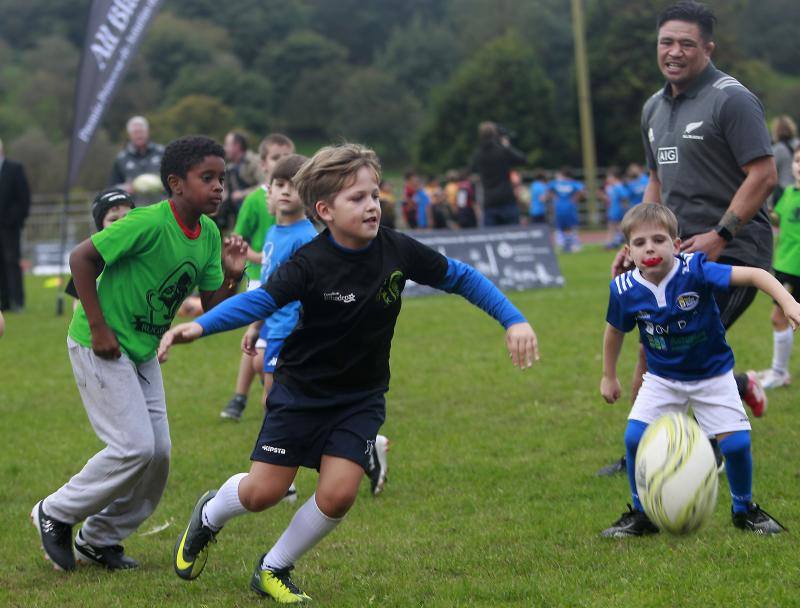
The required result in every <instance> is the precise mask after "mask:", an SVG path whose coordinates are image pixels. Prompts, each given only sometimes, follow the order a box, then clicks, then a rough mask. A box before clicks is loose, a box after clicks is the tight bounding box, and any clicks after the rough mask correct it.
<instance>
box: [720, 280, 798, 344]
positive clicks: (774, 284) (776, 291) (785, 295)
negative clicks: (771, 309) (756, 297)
mask: <svg viewBox="0 0 800 608" xmlns="http://www.w3.org/2000/svg"><path fill="white" fill-rule="evenodd" d="M731 285H736V286H739V285H743V286H751V287H757V288H758V289H760V290H761V291H763V292H764V293H766V294H767V295H768V296H770V297H771V298H772V299H773V300H775V301H776V302H777V303H778V306H780V307H781V308H782V309H783V314H784V315H786V318H787V319H788V320H789V323H790V324H791V326H792V329H797V327H798V325H800V304H798V303H797V301H796V300H795V299H794V296H792V294H790V293H789V292H788V291H786V289H785V288H784V287H783V285H781V284H780V282H779V281H778V279H776V278H775V277H773V276H772V275H771V274H770V273H768V272H767V271H766V270H764V269H762V268H751V267H749V266H734V267H733V268H731Z"/></svg>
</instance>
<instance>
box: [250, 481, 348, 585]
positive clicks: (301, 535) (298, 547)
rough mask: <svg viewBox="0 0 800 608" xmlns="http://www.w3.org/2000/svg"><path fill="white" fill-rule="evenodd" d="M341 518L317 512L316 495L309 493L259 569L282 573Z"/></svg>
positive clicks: (337, 523) (323, 536)
mask: <svg viewBox="0 0 800 608" xmlns="http://www.w3.org/2000/svg"><path fill="white" fill-rule="evenodd" d="M343 519H344V517H341V518H339V519H334V518H333V517H328V516H327V515H325V514H324V513H323V512H322V511H320V510H319V507H318V506H317V498H316V494H312V496H311V498H309V499H308V500H307V501H306V502H305V503H303V506H302V507H300V508H299V509H298V510H297V513H295V514H294V517H293V518H292V521H291V522H289V526H288V527H287V528H286V530H284V531H283V534H281V537H280V538H279V539H278V542H276V543H275V545H274V546H273V547H272V549H270V550H269V553H267V554H266V555H265V556H264V559H263V560H262V562H261V567H262V568H264V569H270V570H283V569H284V568H288V567H289V566H292V565H294V563H295V562H296V561H297V560H298V559H300V558H301V557H302V556H303V554H304V553H305V552H306V551H308V550H309V549H311V548H312V547H313V546H314V545H316V544H317V543H318V542H319V541H321V540H322V539H323V538H325V536H326V535H327V534H328V533H329V532H330V531H331V530H333V529H334V528H335V527H336V526H338V525H339V522H340V521H342V520H343Z"/></svg>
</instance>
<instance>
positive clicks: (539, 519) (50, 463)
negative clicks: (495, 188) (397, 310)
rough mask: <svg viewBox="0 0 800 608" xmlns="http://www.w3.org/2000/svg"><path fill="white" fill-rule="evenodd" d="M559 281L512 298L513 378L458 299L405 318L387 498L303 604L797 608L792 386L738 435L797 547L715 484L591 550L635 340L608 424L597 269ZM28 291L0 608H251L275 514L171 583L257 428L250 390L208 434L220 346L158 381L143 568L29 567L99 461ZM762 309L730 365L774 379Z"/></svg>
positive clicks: (350, 531)
mask: <svg viewBox="0 0 800 608" xmlns="http://www.w3.org/2000/svg"><path fill="white" fill-rule="evenodd" d="M561 263H562V268H563V272H564V275H565V277H566V287H565V288H563V289H550V290H541V291H531V292H524V293H515V294H512V299H513V300H514V302H515V303H516V304H517V305H518V306H519V307H520V308H521V309H522V310H523V312H524V313H525V314H526V315H527V316H528V318H529V319H530V321H531V322H532V324H533V325H534V328H535V329H536V330H537V333H538V336H539V342H540V346H541V352H542V361H541V362H540V364H539V365H537V366H536V367H535V368H534V369H532V370H529V371H527V372H525V373H520V372H519V371H517V370H514V369H513V368H512V366H511V364H510V363H509V361H508V359H507V355H506V354H505V353H504V348H503V339H502V338H503V332H502V330H501V328H500V327H499V326H498V325H497V324H496V323H495V322H494V321H492V320H491V319H489V318H488V317H486V316H485V315H484V314H483V313H481V312H480V311H478V310H477V309H474V308H472V307H471V306H469V305H468V304H467V303H466V302H464V301H462V300H460V299H459V298H458V297H455V296H437V297H432V298H423V299H416V300H407V301H406V302H405V303H404V311H403V314H402V315H401V316H400V321H399V324H398V327H397V332H396V335H395V340H394V348H393V351H392V371H393V378H392V389H391V392H390V393H389V394H388V416H387V422H386V425H385V427H384V433H385V434H386V435H388V436H389V437H390V438H391V439H392V442H393V445H392V450H391V452H390V472H389V473H390V474H389V479H390V481H389V483H388V484H387V488H386V491H385V492H384V494H383V495H381V496H380V497H378V498H375V499H373V498H372V497H371V496H370V494H369V491H368V490H369V484H368V482H367V481H366V480H365V481H364V484H363V485H362V489H361V496H360V497H359V501H358V502H357V503H356V505H355V506H354V508H353V509H352V511H351V512H350V514H349V515H348V517H347V519H346V521H345V522H344V523H343V524H342V525H341V526H340V527H339V528H338V529H337V530H336V531H335V532H334V533H333V534H332V535H331V536H330V537H328V538H327V539H325V540H324V541H323V542H322V543H321V544H320V545H319V546H318V547H317V548H316V549H314V550H313V551H311V552H310V553H309V554H308V555H307V556H305V558H304V559H303V560H301V562H300V563H299V564H298V569H297V571H296V581H297V582H298V583H299V584H300V586H301V587H302V588H303V589H304V590H305V591H307V592H308V593H309V594H310V595H311V596H312V597H313V598H314V599H315V603H316V604H317V605H319V606H331V607H344V606H614V607H616V606H628V607H638V606H747V605H749V606H759V607H761V606H795V605H800V591H798V589H799V588H800V563H799V562H798V559H797V556H798V554H800V543H798V533H797V532H796V531H797V530H800V527H799V526H800V501H799V500H798V499H799V498H800V486H799V484H798V480H799V479H800V464H799V463H798V458H797V445H798V444H800V425H798V422H800V413H798V411H797V407H798V406H797V404H796V401H797V399H796V389H793V388H788V389H780V390H777V391H776V392H774V393H771V394H770V397H771V402H770V409H769V412H768V413H767V415H766V416H765V417H764V418H763V419H760V420H755V421H754V423H753V426H754V431H753V445H754V457H755V465H756V468H755V497H756V500H758V501H759V502H761V503H762V504H763V505H764V507H765V508H766V509H767V510H768V511H770V512H771V513H773V514H774V515H775V516H776V517H777V518H778V519H780V520H782V521H783V523H784V524H786V525H787V526H788V527H789V528H790V529H791V530H792V532H791V533H789V534H784V535H780V536H777V537H773V538H759V537H755V536H752V535H748V534H746V533H743V532H741V531H739V530H737V529H734V528H733V527H732V525H731V524H730V516H729V507H730V499H729V497H728V495H727V489H726V488H727V484H726V483H725V479H724V476H723V477H722V478H721V479H720V481H721V482H722V483H723V486H722V491H721V493H720V496H721V500H720V501H719V504H718V506H717V510H716V513H715V515H714V518H713V520H712V521H711V523H710V524H709V525H708V526H707V527H706V528H705V529H703V530H702V531H701V532H700V533H698V534H696V535H694V536H688V537H684V538H676V537H670V536H667V535H665V534H660V535H657V536H655V537H650V538H645V539H631V540H626V541H620V540H607V539H601V538H599V536H598V533H599V531H600V530H602V529H603V528H604V527H606V526H607V525H608V524H610V523H611V522H612V521H613V520H615V519H616V518H617V517H618V516H619V514H620V513H621V512H622V511H623V510H624V507H625V502H626V501H627V500H629V498H628V492H627V482H626V480H625V478H624V477H622V476H619V477H616V478H611V479H608V478H597V477H595V476H594V472H595V470H596V469H597V468H598V467H600V466H601V465H603V464H606V463H607V462H609V461H610V460H612V459H614V458H618V457H619V456H620V455H621V453H622V449H623V448H622V432H623V429H624V425H625V418H626V416H627V412H628V407H629V404H628V395H627V384H628V379H629V378H630V374H631V371H632V364H633V360H634V356H635V345H636V339H635V338H634V337H633V336H629V337H628V339H627V342H626V345H625V350H624V352H623V356H622V362H623V365H622V367H621V370H620V377H621V379H622V381H623V387H624V388H626V390H625V393H624V396H623V400H622V401H621V402H620V403H618V404H617V405H614V406H609V405H606V404H605V403H604V402H603V400H602V399H601V397H600V395H599V392H598V385H599V380H600V369H601V367H600V365H601V362H600V353H601V338H602V330H603V324H604V314H605V307H606V302H607V297H608V287H607V285H608V283H607V273H608V270H607V269H608V264H609V254H607V253H604V252H601V251H600V250H599V249H587V250H586V251H584V252H583V253H580V254H576V255H573V256H570V257H563V258H562V259H561ZM27 287H28V294H29V307H28V310H27V312H26V313H25V314H24V315H17V316H11V317H9V318H7V328H6V336H5V337H3V338H2V339H1V340H0V370H2V371H0V374H1V375H0V414H2V421H3V433H2V440H3V449H2V456H0V516H2V519H1V520H0V521H2V523H3V525H2V527H0V547H2V555H0V606H9V607H11V606H42V607H44V606H59V607H60V606H76V607H77V606H80V607H81V608H92V607H98V608H111V607H115V606H120V607H125V608H129V607H132V606H198V607H199V606H209V607H210V606H220V607H234V606H255V605H257V604H258V603H259V602H261V601H262V600H260V599H258V598H257V597H256V596H255V595H254V594H252V592H250V591H249V589H248V581H249V576H250V573H251V571H252V568H253V565H254V563H255V560H256V558H257V557H258V556H259V555H260V554H261V553H262V552H263V551H265V550H267V549H268V548H269V546H270V545H271V544H272V543H273V542H274V540H275V539H276V538H277V536H278V535H279V534H280V532H281V531H282V530H283V528H284V527H285V526H286V524H287V523H288V521H289V519H290V518H291V516H292V513H293V508H292V507H291V506H289V505H284V504H281V505H278V506H277V507H275V508H274V509H272V510H270V511H267V512H265V513H261V514H257V515H249V516H245V517H241V518H238V519H236V520H233V521H231V522H230V523H229V524H228V526H227V527H226V528H225V530H224V531H223V532H222V533H221V534H220V536H219V542H218V544H216V545H214V546H212V549H211V555H210V558H209V562H208V566H207V567H206V570H205V572H204V573H203V575H202V577H201V578H199V579H198V580H196V581H194V582H192V583H187V582H185V581H182V580H180V579H178V578H177V577H176V576H175V575H174V574H173V571H172V566H171V551H172V545H173V542H174V539H175V537H176V535H177V534H178V532H179V529H180V528H181V527H182V526H183V525H184V522H185V519H186V518H187V517H188V515H189V513H190V511H191V508H192V506H193V504H194V502H195V500H196V499H197V497H198V496H199V494H200V493H201V492H202V491H203V490H205V489H207V488H210V487H217V486H218V485H219V484H220V483H222V481H224V480H225V479H226V478H227V477H228V476H229V475H231V474H232V473H235V472H238V471H244V470H246V469H247V467H248V464H249V463H248V456H249V454H250V450H251V449H252V442H253V441H254V439H255V436H256V433H257V431H258V429H259V425H260V422H261V413H260V407H259V405H258V400H257V390H258V389H256V388H255V387H254V389H253V392H252V393H251V398H250V405H249V407H248V409H247V410H246V412H245V416H244V419H243V420H242V422H241V423H240V424H233V423H224V422H222V421H221V420H220V419H219V418H218V412H219V410H220V408H221V407H222V406H223V405H224V403H225V402H226V400H227V399H228V398H229V397H230V393H231V389H232V386H233V381H234V377H235V370H236V366H237V362H238V341H239V336H238V334H235V333H229V334H224V335H221V336H215V337H212V338H209V339H207V340H203V341H201V342H199V343H197V344H194V345H192V346H189V347H181V348H178V349H176V350H175V351H174V352H173V354H172V356H171V358H170V361H169V362H168V363H167V364H166V365H165V366H164V376H165V381H166V386H167V402H168V407H169V412H170V421H171V427H172V441H173V452H172V454H173V464H172V473H171V478H170V481H169V485H168V487H167V491H166V493H165V495H164V499H163V501H162V502H161V504H160V506H159V507H158V509H157V511H156V512H155V514H154V515H153V517H152V518H151V519H150V520H148V521H147V522H145V524H144V525H143V526H142V528H141V529H140V531H139V533H137V534H134V535H133V536H132V537H131V538H129V539H128V540H127V541H126V543H125V546H126V550H127V551H128V553H129V554H131V555H132V556H134V557H136V558H137V559H139V560H140V561H141V563H142V568H141V569H140V570H139V571H134V572H124V573H117V574H108V573H106V572H103V571H100V570H98V569H95V568H90V569H82V570H79V571H78V572H75V573H72V574H69V575H65V574H63V573H59V572H54V571H53V570H52V569H51V568H50V566H49V564H48V563H47V562H45V561H44V559H43V558H42V553H41V551H40V549H39V542H38V539H37V537H36V533H35V531H34V529H33V528H32V527H31V525H30V523H29V520H28V513H29V511H30V509H31V507H32V505H33V504H34V503H35V502H36V501H37V500H39V499H40V498H42V497H43V496H45V495H46V494H48V493H50V492H52V491H54V490H55V489H56V488H57V487H58V486H59V485H61V484H62V483H63V482H64V481H66V480H67V479H68V477H69V476H70V475H71V474H73V473H75V472H77V471H78V470H79V468H80V467H81V466H82V465H83V463H84V461H85V460H86V459H87V458H88V457H90V456H91V455H92V454H93V453H94V452H95V451H96V450H97V449H98V448H100V444H99V442H98V440H97V439H96V438H95V436H94V434H93V433H92V431H91V429H90V427H89V424H88V422H87V419H86V416H85V414H84V411H83V408H82V406H81V403H80V400H79V398H78V393H77V390H76V388H75V386H74V383H73V379H72V373H71V371H70V368H69V362H68V359H67V355H66V349H65V334H66V326H67V323H68V319H67V318H57V317H54V316H53V310H54V297H55V295H54V292H53V290H52V289H45V288H44V287H43V279H41V278H29V279H28V282H27ZM769 309H770V302H769V300H768V298H767V297H766V296H763V295H760V296H759V297H758V299H757V300H756V303H755V304H754V305H753V306H752V307H751V309H750V310H749V311H748V313H747V314H746V315H745V316H744V317H743V318H742V319H741V320H740V321H739V322H738V323H737V325H736V327H735V328H734V330H733V331H732V332H731V333H730V334H729V341H730V343H731V345H732V346H733V348H734V351H735V353H736V355H737V361H738V363H737V367H738V368H740V369H744V368H750V367H764V366H766V365H767V364H768V363H769V361H770V357H771V347H772V345H771V330H770V328H769ZM796 359H797V357H796ZM799 373H800V372H799ZM314 483H315V473H313V472H310V471H302V472H301V474H300V476H299V477H298V488H299V491H300V495H301V500H304V499H305V498H307V497H308V496H309V495H310V493H311V492H312V489H313V485H314ZM167 523H168V524H170V525H169V527H168V528H166V530H164V531H161V532H157V533H155V534H150V535H144V534H142V533H143V532H147V531H148V530H152V529H153V528H155V527H156V526H161V525H163V524H167Z"/></svg>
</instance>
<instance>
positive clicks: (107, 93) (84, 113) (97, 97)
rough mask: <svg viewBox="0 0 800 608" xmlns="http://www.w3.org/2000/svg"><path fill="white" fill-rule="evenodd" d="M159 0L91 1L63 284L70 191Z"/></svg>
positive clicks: (73, 142)
mask: <svg viewBox="0 0 800 608" xmlns="http://www.w3.org/2000/svg"><path fill="white" fill-rule="evenodd" d="M162 1H163V0H93V2H92V6H91V8H90V9H89V16H88V20H87V26H86V37H85V39H84V43H83V52H82V53H81V62H80V68H79V71H78V79H77V81H76V84H75V105H74V111H73V122H72V138H71V139H70V142H69V157H68V161H67V162H68V165H67V180H66V183H65V184H64V206H63V210H62V213H61V245H60V247H59V257H58V264H59V276H60V278H61V279H62V280H61V283H63V278H64V255H65V253H66V248H67V213H68V209H69V190H70V188H71V187H72V185H73V184H74V183H75V180H76V179H77V178H78V172H79V171H80V168H81V165H82V164H83V160H84V158H85V157H86V152H87V150H88V148H89V144H90V143H91V141H92V138H93V137H94V134H95V132H96V131H97V127H98V125H99V124H100V121H101V120H102V119H103V116H104V115H105V113H106V110H107V109H108V106H109V104H110V103H111V100H112V99H113V98H114V94H115V93H116V91H117V88H118V87H119V85H120V83H121V82H122V80H123V78H124V77H125V73H126V72H127V70H128V67H129V66H130V62H131V60H132V59H133V57H134V55H135V54H136V50H137V49H138V48H139V43H140V42H141V41H142V38H144V35H145V33H146V32H147V29H148V28H149V27H150V24H151V23H152V21H153V17H155V15H156V13H157V12H158V9H159V7H160V5H161V3H162ZM58 291H59V293H58V302H57V304H56V314H58V315H60V314H62V313H63V311H64V293H63V291H62V290H60V289H59V290H58Z"/></svg>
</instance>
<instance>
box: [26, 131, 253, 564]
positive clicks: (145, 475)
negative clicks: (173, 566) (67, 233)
mask: <svg viewBox="0 0 800 608" xmlns="http://www.w3.org/2000/svg"><path fill="white" fill-rule="evenodd" d="M224 156H225V153H224V151H223V149H222V147H221V146H219V145H218V144H216V143H215V142H214V141H212V140H210V139H208V138H206V137H183V138H180V139H177V140H175V141H173V142H172V143H170V144H169V145H168V146H167V148H166V150H165V151H164V156H163V158H162V160H161V181H162V183H163V184H164V188H165V190H166V191H167V193H168V194H169V195H170V199H169V200H166V201H162V202H161V203H158V204H156V205H152V206H150V207H146V208H141V209H134V210H132V211H131V212H130V213H129V214H128V215H127V216H126V217H125V218H123V219H121V220H119V221H117V222H114V223H113V224H111V225H110V226H108V227H106V228H105V229H104V230H102V231H100V232H97V233H96V234H94V235H92V237H91V238H89V239H87V240H85V241H84V242H82V243H81V244H80V245H78V246H77V247H76V248H75V249H74V250H73V252H72V255H71V256H70V268H71V269H72V277H73V279H74V281H75V286H76V288H77V291H78V295H79V297H80V301H81V304H80V306H78V308H77V310H76V311H75V314H74V316H73V318H72V323H71V324H70V327H69V337H68V338H67V347H68V350H69V357H70V361H71V363H72V370H73V373H74V375H75V381H76V383H77V385H78V391H79V392H80V394H81V399H82V401H83V405H84V407H85V408H86V413H87V415H88V416H89V422H90V423H91V425H92V428H93V429H94V431H95V433H97V436H98V437H99V438H100V439H101V440H102V441H103V442H104V443H105V444H106V447H105V449H103V450H102V451H100V452H98V453H97V454H95V455H94V456H93V457H92V458H91V459H90V460H89V461H88V462H87V463H86V464H85V465H84V467H83V469H82V470H81V471H80V472H79V473H77V474H76V475H75V476H74V477H72V479H70V480H69V481H68V482H67V483H66V484H64V485H63V486H62V487H61V488H59V489H58V490H56V491H55V492H54V493H53V494H51V495H49V496H48V497H46V498H45V499H44V500H41V501H39V502H38V503H36V505H35V506H34V507H33V511H32V512H31V518H32V520H33V523H34V525H35V526H36V528H37V530H38V531H39V536H40V538H41V542H42V547H43V548H44V552H45V556H46V557H47V558H48V559H50V561H51V562H53V565H54V566H55V568H56V569H60V570H73V569H74V568H75V555H74V553H73V545H72V526H73V525H75V524H76V523H78V522H80V521H83V522H84V523H83V526H82V528H81V529H80V531H79V532H78V535H77V537H76V539H75V551H76V552H77V557H78V559H79V560H80V561H82V562H87V563H91V564H96V565H99V566H103V567H105V568H108V569H110V570H119V569H129V568H136V567H137V566H138V563H137V562H136V560H134V559H132V558H130V557H128V556H127V555H125V552H124V550H123V548H122V546H121V545H120V544H119V543H120V542H121V541H122V540H123V539H125V538H126V537H128V536H130V535H131V534H132V533H133V532H134V531H135V530H136V529H137V528H138V527H139V525H140V524H141V523H142V522H143V521H144V520H145V519H147V517H149V516H150V514H151V513H152V512H153V511H154V510H155V508H156V506H157V505H158V502H159V500H160V499H161V494H162V492H163V491H164V486H165V485H166V482H167V474H168V472H169V454H170V438H169V426H168V423H167V408H166V402H165V397H164V387H163V384H162V379H161V369H160V367H159V363H158V361H157V360H156V356H155V355H156V347H157V346H158V341H159V338H160V337H161V336H162V335H163V334H164V332H165V331H167V329H168V328H169V326H170V324H171V323H172V319H173V317H174V315H175V311H176V310H177V309H178V306H180V303H181V301H182V300H183V299H184V298H185V297H186V295H187V294H189V293H190V292H191V290H192V289H193V288H194V287H195V286H198V287H199V289H200V295H201V298H202V301H203V307H204V309H205V310H209V309H210V308H212V307H214V305H216V304H217V303H219V302H221V301H222V300H223V299H224V298H226V297H228V296H230V295H232V294H233V293H235V291H236V287H237V285H238V283H239V280H240V279H241V275H242V272H243V270H244V262H245V247H244V244H243V242H242V240H241V238H240V237H232V238H230V239H226V240H225V244H224V248H223V250H222V255H221V258H222V264H221V265H220V235H219V230H218V229H217V227H216V225H215V224H214V222H213V221H212V220H211V219H209V218H208V217H206V215H207V214H211V213H214V212H215V211H216V210H217V208H218V207H219V205H220V203H221V202H222V190H223V188H222V182H223V177H224V174H225V161H224ZM102 265H104V266H105V268H104V270H103V271H102V274H101V275H100V278H99V280H98V274H99V270H98V268H99V267H100V266H102Z"/></svg>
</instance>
